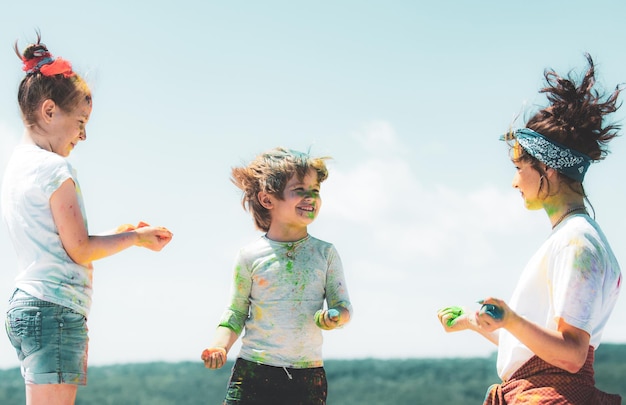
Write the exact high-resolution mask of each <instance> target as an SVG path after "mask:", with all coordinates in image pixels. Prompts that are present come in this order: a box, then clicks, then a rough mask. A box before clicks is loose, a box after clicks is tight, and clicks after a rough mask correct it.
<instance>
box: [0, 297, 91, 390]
mask: <svg viewBox="0 0 626 405" xmlns="http://www.w3.org/2000/svg"><path fill="white" fill-rule="evenodd" d="M5 327H6V331H7V335H8V336H9V340H10V341H11V344H12V345H13V347H15V350H16V351H17V357H18V358H19V360H20V362H21V369H22V376H23V377H24V382H25V383H26V384H76V385H85V384H86V383H87V344H88V341H89V337H88V333H87V320H86V319H85V317H84V316H83V315H81V314H79V313H78V312H76V311H74V310H72V309H69V308H66V307H63V306H60V305H56V304H53V303H51V302H47V301H42V300H39V299H37V298H35V297H33V296H31V295H29V294H27V293H25V292H24V291H22V290H16V291H15V293H14V294H13V297H11V299H10V300H9V306H8V310H7V316H6V321H5Z"/></svg>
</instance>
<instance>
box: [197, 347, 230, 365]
mask: <svg viewBox="0 0 626 405" xmlns="http://www.w3.org/2000/svg"><path fill="white" fill-rule="evenodd" d="M201 358H202V361H204V367H206V368H211V369H217V368H221V367H222V366H223V365H224V364H226V349H224V348H223V347H210V348H208V349H204V351H203V352H202V356H201Z"/></svg>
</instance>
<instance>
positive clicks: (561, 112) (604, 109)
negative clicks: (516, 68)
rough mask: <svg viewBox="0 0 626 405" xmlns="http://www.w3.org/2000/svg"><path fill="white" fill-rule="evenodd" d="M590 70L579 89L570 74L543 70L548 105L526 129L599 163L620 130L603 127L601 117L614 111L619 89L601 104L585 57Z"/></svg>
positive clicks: (591, 68) (609, 126) (610, 125)
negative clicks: (563, 74)
mask: <svg viewBox="0 0 626 405" xmlns="http://www.w3.org/2000/svg"><path fill="white" fill-rule="evenodd" d="M585 57H586V59H587V62H588V63H589V69H588V70H587V72H586V73H585V75H584V77H583V78H582V81H581V83H580V85H578V86H577V85H576V82H575V80H574V79H573V78H572V75H571V74H570V75H569V76H568V77H567V78H562V77H561V76H559V75H558V74H557V73H556V72H555V71H554V70H546V72H544V77H545V80H546V87H544V88H542V89H541V90H540V91H539V92H540V93H546V95H547V98H548V101H549V102H550V105H549V106H548V107H546V108H544V109H542V110H540V111H539V112H537V113H536V114H535V115H534V116H533V117H532V118H530V119H529V120H528V122H527V123H526V127H527V128H530V129H532V130H534V131H537V132H539V133H540V134H542V135H543V136H545V137H547V138H550V139H552V140H554V141H556V142H558V143H560V144H562V145H565V146H567V147H569V148H572V149H575V150H577V151H579V152H582V153H584V154H586V155H587V156H589V157H590V158H591V159H592V160H595V161H597V160H602V159H604V158H605V157H606V155H607V154H608V147H607V144H608V142H609V141H611V139H613V138H615V137H616V136H618V131H619V129H620V126H619V125H617V124H609V125H606V126H603V124H604V122H603V121H604V117H605V116H606V115H608V114H610V113H613V112H615V111H617V109H618V108H619V107H620V105H621V104H620V105H618V104H617V97H618V96H619V93H620V91H621V89H620V88H619V86H617V87H616V88H615V91H613V93H612V94H611V95H610V96H609V97H607V98H606V99H605V100H604V101H603V99H604V95H603V94H602V93H600V92H599V91H598V90H597V89H595V88H594V85H595V84H596V78H595V66H594V63H593V59H592V58H591V56H590V55H589V54H585Z"/></svg>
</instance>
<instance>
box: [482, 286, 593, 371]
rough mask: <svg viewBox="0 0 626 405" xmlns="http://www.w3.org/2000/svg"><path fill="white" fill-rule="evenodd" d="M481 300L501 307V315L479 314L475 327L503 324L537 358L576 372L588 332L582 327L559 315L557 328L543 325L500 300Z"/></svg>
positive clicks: (581, 362) (584, 353)
mask: <svg viewBox="0 0 626 405" xmlns="http://www.w3.org/2000/svg"><path fill="white" fill-rule="evenodd" d="M484 302H485V303H486V304H493V305H496V306H497V307H499V308H501V309H502V310H503V317H502V319H501V320H499V321H498V320H495V319H493V318H491V317H490V316H489V315H487V314H479V315H478V316H477V323H478V327H479V329H482V330H484V331H492V330H495V329H497V328H504V329H506V330H508V331H509V332H510V333H511V334H512V335H513V336H515V337H516V338H517V339H518V340H519V341H520V342H522V343H523V344H524V345H526V346H527V347H528V348H529V349H530V350H531V351H532V352H533V353H535V354H536V355H537V356H538V357H539V358H541V359H542V360H544V361H546V362H548V363H550V364H552V365H553V366H555V367H559V368H561V369H563V370H565V371H568V372H570V373H576V372H578V371H579V370H580V369H581V368H582V367H583V365H584V364H585V361H586V360H587V353H588V351H589V340H590V336H589V334H588V333H587V332H585V331H584V330H582V329H579V328H576V327H574V326H572V325H570V324H568V323H567V322H565V321H564V320H563V319H562V318H559V319H558V323H557V330H551V329H547V328H544V327H542V326H539V325H537V324H535V323H533V322H530V321H529V320H527V319H526V318H523V317H521V316H519V315H518V314H517V313H515V312H514V311H513V310H511V309H510V308H509V307H508V306H507V305H506V303H505V302H504V301H502V300H498V299H494V298H490V299H488V300H485V301H484Z"/></svg>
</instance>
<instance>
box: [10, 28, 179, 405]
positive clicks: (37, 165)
mask: <svg viewBox="0 0 626 405" xmlns="http://www.w3.org/2000/svg"><path fill="white" fill-rule="evenodd" d="M15 51H16V53H17V54H18V56H19V57H20V59H21V60H22V62H23V69H24V71H26V77H25V78H24V79H23V80H22V82H21V84H20V86H19V91H18V102H19V106H20V110H21V113H22V120H23V121H24V126H25V131H24V139H23V142H22V143H21V144H20V145H18V146H17V147H16V148H15V150H14V151H13V154H12V156H11V158H10V160H9V163H8V165H7V168H6V172H5V175H4V180H3V183H2V200H1V202H2V216H3V219H4V222H5V223H6V225H7V227H8V230H9V236H10V238H11V240H12V242H13V245H14V246H15V249H16V252H17V259H18V275H17V277H16V289H15V292H14V293H13V295H12V297H11V299H10V301H9V305H8V311H7V317H6V324H5V325H6V331H7V334H8V336H9V339H10V340H11V343H12V344H13V346H14V347H15V349H16V351H17V355H18V358H19V360H20V362H21V369H22V375H23V376H24V381H25V385H26V403H27V404H33V405H36V404H47V405H50V404H73V403H74V401H75V398H76V391H77V386H78V385H85V384H86V379H87V373H86V370H87V342H88V336H87V325H86V319H87V317H88V315H89V310H90V307H91V295H92V272H93V267H92V262H93V261H94V260H97V259H100V258H103V257H107V256H110V255H113V254H115V253H117V252H119V251H121V250H124V249H126V248H128V247H130V246H142V247H145V248H148V249H151V250H155V251H159V250H161V249H162V248H163V247H164V246H165V245H167V244H168V243H169V242H170V240H171V239H172V234H171V232H170V231H168V230H167V229H165V228H161V227H151V226H147V225H146V224H144V223H140V224H139V225H138V226H137V227H135V226H132V225H124V226H121V227H120V228H118V231H117V233H112V234H109V235H104V236H93V235H90V234H89V233H88V229H87V221H86V218H85V211H84V207H83V200H82V196H81V192H80V187H79V185H78V180H77V178H76V173H75V172H74V170H73V168H72V166H71V165H70V164H69V163H68V161H67V160H66V159H64V158H65V157H67V156H69V154H70V153H71V152H72V150H73V149H74V148H75V147H76V146H77V145H78V143H79V142H80V141H84V140H85V139H86V138H87V132H86V130H85V126H86V125H87V122H88V121H89V116H90V115H91V109H92V99H91V92H90V90H89V87H88V86H87V84H86V83H85V81H84V80H83V79H82V78H81V77H80V76H78V75H77V74H76V73H75V72H74V71H73V70H72V66H71V64H70V63H69V62H68V61H66V60H64V59H61V58H53V57H52V55H51V54H50V52H48V49H47V48H46V46H45V45H44V44H42V43H41V37H40V35H39V34H37V42H36V43H34V44H31V45H29V46H28V47H27V48H26V49H25V51H24V52H23V54H22V55H20V54H19V52H18V50H17V43H16V47H15Z"/></svg>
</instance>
